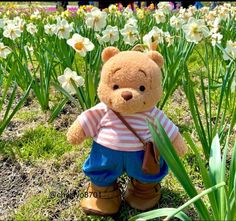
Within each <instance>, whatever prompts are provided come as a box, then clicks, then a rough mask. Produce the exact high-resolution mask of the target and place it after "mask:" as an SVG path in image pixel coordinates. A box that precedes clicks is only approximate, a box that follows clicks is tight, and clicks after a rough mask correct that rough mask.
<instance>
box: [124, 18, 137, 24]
mask: <svg viewBox="0 0 236 221" xmlns="http://www.w3.org/2000/svg"><path fill="white" fill-rule="evenodd" d="M137 23H138V21H137V19H136V18H134V17H132V18H129V19H128V21H127V22H126V24H129V25H133V26H136V25H137Z"/></svg>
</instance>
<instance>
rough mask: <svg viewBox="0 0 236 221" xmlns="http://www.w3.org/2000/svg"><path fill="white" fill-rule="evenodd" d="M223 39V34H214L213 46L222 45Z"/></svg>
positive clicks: (212, 37) (212, 36)
mask: <svg viewBox="0 0 236 221" xmlns="http://www.w3.org/2000/svg"><path fill="white" fill-rule="evenodd" d="M222 38H223V35H222V34H220V33H213V34H212V35H211V44H212V46H215V45H216V43H218V44H220V43H221V39H222Z"/></svg>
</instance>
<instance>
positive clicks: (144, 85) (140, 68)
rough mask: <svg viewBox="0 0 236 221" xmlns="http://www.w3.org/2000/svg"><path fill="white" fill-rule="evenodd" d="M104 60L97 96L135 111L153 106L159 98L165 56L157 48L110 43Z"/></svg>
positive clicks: (113, 105) (115, 107) (114, 107)
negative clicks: (129, 48)
mask: <svg viewBox="0 0 236 221" xmlns="http://www.w3.org/2000/svg"><path fill="white" fill-rule="evenodd" d="M102 60H103V62H104V65H103V68H102V72H101V79H100V83H99V86H98V96H99V99H100V101H101V102H103V103H105V104H106V105H107V106H108V107H109V108H110V109H112V110H114V111H117V112H119V113H125V114H133V113H138V112H143V111H148V110H150V109H151V108H153V107H154V106H155V105H156V103H157V102H158V101H159V100H160V98H161V96H162V86H161V79H162V77H161V70H160V69H161V67H162V65H163V57H162V56H161V55H160V54H159V53H158V52H156V51H150V52H147V53H143V52H140V51H122V52H120V51H119V49H117V48H115V47H107V48H105V49H104V50H103V52H102Z"/></svg>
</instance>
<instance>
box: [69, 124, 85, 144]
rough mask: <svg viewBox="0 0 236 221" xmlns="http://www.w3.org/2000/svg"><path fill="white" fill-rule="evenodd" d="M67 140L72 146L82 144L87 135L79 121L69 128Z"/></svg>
mask: <svg viewBox="0 0 236 221" xmlns="http://www.w3.org/2000/svg"><path fill="white" fill-rule="evenodd" d="M66 136H67V140H68V141H69V142H70V143H71V144H72V145H78V144H80V143H82V142H83V141H84V140H85V138H86V135H85V133H84V130H83V128H82V126H81V125H80V123H79V121H78V120H76V121H75V122H74V123H73V124H72V125H71V127H70V128H69V130H68V132H67V135H66Z"/></svg>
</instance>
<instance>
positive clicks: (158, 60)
mask: <svg viewBox="0 0 236 221" xmlns="http://www.w3.org/2000/svg"><path fill="white" fill-rule="evenodd" d="M147 55H148V57H149V58H151V59H152V60H153V61H154V62H155V63H156V64H157V65H158V66H159V67H160V68H162V66H163V64H164V59H163V57H162V55H161V54H160V53H159V52H157V51H149V52H148V53H147Z"/></svg>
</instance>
